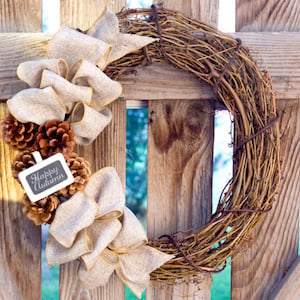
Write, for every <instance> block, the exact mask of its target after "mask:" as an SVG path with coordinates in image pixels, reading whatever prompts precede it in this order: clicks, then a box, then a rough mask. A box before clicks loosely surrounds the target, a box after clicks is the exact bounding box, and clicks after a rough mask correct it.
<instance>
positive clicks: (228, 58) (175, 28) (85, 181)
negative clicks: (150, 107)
mask: <svg viewBox="0 0 300 300" xmlns="http://www.w3.org/2000/svg"><path fill="white" fill-rule="evenodd" d="M117 17H118V18H116V17H115V16H114V15H113V14H112V13H111V12H110V11H109V10H106V12H105V14H104V15H102V16H101V18H100V19H99V20H98V21H97V22H96V23H95V24H94V25H93V26H92V27H91V29H89V30H88V31H87V32H84V33H83V32H80V31H79V30H77V31H74V30H71V29H69V28H66V27H63V28H62V29H61V30H60V31H59V32H58V33H57V34H56V35H55V36H54V38H53V40H52V42H51V43H50V46H49V48H48V52H49V56H50V59H49V60H43V61H42V62H41V61H38V62H25V63H23V64H21V65H20V66H19V68H18V76H19V77H20V78H21V79H23V80H24V81H25V82H27V83H28V84H29V85H30V86H31V89H27V90H24V91H21V92H19V93H18V94H17V95H15V96H14V97H13V98H12V99H10V100H9V101H8V106H9V111H10V114H9V115H8V117H7V118H6V119H5V120H4V121H3V123H2V127H3V137H4V139H5V141H6V142H7V143H9V144H10V145H11V146H13V147H17V148H18V149H19V150H22V152H21V153H20V154H18V156H17V157H16V159H15V161H14V162H13V174H14V176H15V177H16V178H18V174H19V173H20V172H21V171H23V170H25V171H26V169H28V168H29V167H31V166H33V165H35V164H36V162H37V160H36V162H35V161H34V157H33V155H32V153H31V152H32V151H33V150H39V151H40V153H41V155H42V157H43V158H47V157H51V156H52V155H53V154H55V153H57V152H61V153H63V155H64V159H65V161H66V163H67V165H68V167H69V169H70V170H71V173H72V174H73V175H74V177H75V181H74V182H73V183H72V184H71V185H68V186H66V187H64V188H62V189H60V190H59V191H56V192H55V193H52V194H51V195H49V196H47V197H46V198H43V199H42V200H40V201H38V202H34V203H32V202H31V201H30V199H28V197H27V196H26V197H25V202H24V203H25V206H24V207H25V208H24V212H25V214H27V216H28V217H29V218H30V219H32V220H33V221H35V223H36V224H42V223H44V222H48V223H52V224H51V225H50V228H51V230H50V229H49V231H50V233H51V235H52V237H51V240H50V239H49V240H50V244H51V245H52V248H51V247H50V250H49V247H48V256H51V259H53V261H51V259H50V261H51V263H50V264H53V263H55V264H56V263H63V262H66V260H64V259H65V257H66V256H67V257H68V260H67V261H71V260H74V259H77V258H78V257H80V258H81V259H82V260H83V261H84V263H85V269H83V270H81V269H80V271H79V273H80V272H81V276H80V274H79V278H81V279H82V281H83V282H85V283H86V286H88V287H94V285H95V281H96V282H97V285H100V284H105V282H106V281H107V280H108V277H109V275H110V274H111V273H112V272H113V271H116V273H117V274H118V275H119V277H120V278H121V279H122V280H123V281H124V282H125V283H126V284H128V285H129V287H131V288H132V289H133V290H134V291H135V293H136V294H137V295H138V296H139V295H140V293H141V291H142V290H143V288H145V286H146V284H145V282H147V278H148V277H147V276H149V273H151V274H150V276H151V279H152V280H155V281H165V282H166V281H169V280H173V279H183V278H186V277H188V276H191V275H196V274H197V273H199V272H203V271H205V272H218V271H220V270H222V269H223V268H224V267H225V266H226V261H227V259H228V258H229V257H230V256H232V254H233V253H234V252H235V251H236V249H238V248H239V246H240V245H241V244H242V242H243V241H245V240H246V239H247V238H249V235H250V234H251V232H252V230H253V229H254V227H255V226H256V224H257V223H258V222H259V221H260V220H261V219H262V218H263V217H264V215H265V213H266V212H268V211H270V210H271V208H272V202H273V200H274V197H275V194H276V192H277V189H278V186H279V179H280V157H279V136H280V135H279V128H278V125H277V123H276V121H277V120H278V115H277V112H276V100H275V96H274V92H273V90H272V83H271V78H270V75H269V73H268V71H267V70H263V71H262V72H261V71H260V70H259V68H258V67H257V64H256V63H255V61H254V60H253V59H252V57H251V55H250V51H249V49H248V48H246V47H245V46H243V45H242V42H241V40H239V39H235V38H233V37H231V36H229V35H227V34H224V33H222V32H220V31H218V30H217V29H215V28H213V27H211V26H209V25H207V24H204V23H202V22H200V21H199V20H196V19H193V18H190V17H187V16H184V15H182V14H181V13H179V12H176V11H172V10H167V9H164V8H156V7H155V6H152V7H151V8H150V9H127V10H123V11H121V12H120V13H118V14H117ZM119 30H120V31H119ZM66 37H67V38H66ZM73 38H74V40H73ZM81 40H83V41H84V42H83V43H82V44H81V43H80V42H78V41H81ZM102 40H103V41H104V42H106V43H104V44H103V43H102ZM65 41H67V42H65ZM99 41H101V43H99ZM86 43H88V45H89V46H88V47H87V44H86ZM61 45H63V47H61ZM111 45H112V47H111ZM74 49H75V50H74ZM138 49H139V50H138ZM78 53H80V55H81V57H83V59H81V60H79V61H77V60H78ZM99 53H101V56H99V55H98V54H99ZM61 58H63V59H61ZM86 60H87V61H86ZM161 61H166V62H167V63H169V64H171V65H173V66H174V67H176V68H179V69H182V70H184V71H187V72H189V73H192V74H194V75H195V76H197V77H198V78H199V79H200V80H201V81H204V82H206V83H208V84H209V85H210V86H211V87H212V89H213V91H214V93H215V95H216V97H217V99H218V101H220V102H221V103H222V104H223V105H225V106H226V108H227V109H228V111H229V112H230V113H231V114H232V116H233V118H234V125H235V134H234V141H233V144H234V145H233V146H234V153H233V161H234V176H233V178H232V179H231V180H230V182H229V183H228V185H227V186H226V187H224V190H223V192H222V194H221V196H220V200H219V203H218V206H217V209H216V212H215V213H214V214H213V215H212V217H211V219H210V221H209V222H208V223H207V224H206V225H205V226H202V227H200V228H198V229H197V230H195V228H193V229H191V230H189V231H188V232H186V233H184V234H183V233H174V234H171V233H166V234H165V235H163V236H161V237H159V238H156V239H150V240H148V241H147V238H146V236H145V234H144V233H143V232H142V229H140V227H139V225H136V224H137V223H136V220H135V218H134V216H132V213H131V212H130V211H129V210H128V209H127V208H126V207H125V200H124V192H123V190H122V185H121V183H120V180H119V179H118V176H117V174H116V172H115V171H114V170H113V169H112V168H104V169H102V170H100V171H98V172H97V173H96V174H94V175H92V176H91V172H90V167H89V163H88V162H87V161H86V160H85V159H84V158H81V157H79V156H78V155H77V154H76V153H74V152H73V148H74V146H75V144H76V143H78V144H81V145H84V144H88V143H90V142H92V141H93V140H94V139H95V138H96V137H97V135H98V134H99V132H101V131H102V129H103V128H104V127H105V126H106V125H107V124H108V122H109V121H110V119H111V117H112V116H111V113H110V111H109V110H108V109H107V108H105V106H106V104H108V103H109V102H111V101H113V100H114V99H116V98H117V97H118V96H119V95H120V94H121V87H120V84H119V83H118V82H117V81H116V80H118V79H119V78H120V76H121V75H122V74H126V73H127V72H131V71H132V69H133V68H134V67H138V66H144V65H145V64H152V63H156V62H161ZM95 65H97V68H96V67H95ZM69 66H72V67H71V68H69ZM33 70H34V71H33ZM99 70H104V72H105V74H106V75H107V76H108V77H107V76H105V75H104V74H103V73H102V72H100V71H99ZM66 79H67V80H66ZM99 82H102V85H101V87H100V88H97V86H98V84H99ZM73 89H74V90H73ZM29 91H31V92H32V93H31V94H30V93H29ZM53 91H54V93H53ZM70 95H71V96H72V97H70ZM24 98H26V101H24ZM70 98H72V99H71V100H70ZM73 98H75V99H73ZM32 99H33V100H32ZM44 99H47V100H46V102H47V105H46V106H45V100H44ZM61 99H62V100H61ZM29 103H31V104H29ZM32 103H34V104H32ZM61 108H63V109H61ZM28 110H29V111H33V113H32V114H34V115H36V118H35V119H34V120H33V119H32V114H28ZM29 115H30V116H29ZM44 115H46V119H47V122H45V121H44V120H45V117H44ZM87 120H89V122H88V124H86V122H85V121H87ZM95 127H96V128H95ZM24 150H25V151H24ZM112 197H113V198H114V199H117V200H116V201H112ZM100 198H101V199H100ZM91 199H93V200H95V199H100V200H101V201H102V202H101V205H96V204H99V201H98V200H97V201H98V202H97V201H90V200H91ZM99 207H101V209H100V211H99ZM103 207H105V209H104V210H103ZM83 212H84V213H83ZM86 212H90V214H87V213H86ZM82 215H83V216H82ZM76 218H82V220H81V219H80V220H79V221H78V219H76ZM75 219H76V220H75ZM111 222H113V223H111ZM62 224H63V226H62ZM78 224H79V225H78ZM107 224H109V226H108V225H107ZM106 225H107V226H106ZM127 225H128V226H127ZM51 226H52V227H51ZM105 226H106V227H105ZM136 226H138V227H136ZM74 228H75V229H74ZM121 228H122V229H121ZM132 228H134V229H133V230H134V231H139V230H140V231H141V239H140V240H139V242H138V243H137V244H136V243H135V242H136V241H135V240H134V239H135V237H134V238H130V233H129V231H130V230H131V229H132ZM137 228H138V229H137ZM108 231H112V232H113V233H112V235H113V237H110V239H109V242H108V243H106V244H105V246H103V244H101V241H99V239H98V238H99V237H103V236H105V235H106V233H107V232H108ZM120 232H121V233H120ZM134 234H136V232H134ZM120 235H121V237H122V238H125V240H126V243H127V244H126V246H125V245H124V240H122V239H120V238H119V237H120ZM128 236H129V238H128ZM100 239H101V238H100ZM78 241H79V242H78ZM48 243H49V241H48ZM75 244H76V247H75V246H74V245H75ZM91 244H94V245H91ZM100 244H101V245H100ZM99 245H100V246H99ZM75 248H76V249H75ZM83 248H84V249H85V251H86V248H88V249H89V253H88V254H87V255H86V254H84V255H82V253H84V252H82V251H83ZM95 249H96V250H97V251H95ZM73 250H74V251H73ZM78 251H79V252H80V253H81V254H80V255H78ZM142 251H144V252H143V253H142V254H140V255H139V252H142ZM66 252H67V255H66ZM146 252H147V253H146ZM99 255H100V257H101V261H100V262H99V260H98V261H97V260H95V256H97V257H99ZM124 255H125V259H123V260H122V257H123V256H124ZM144 255H149V256H148V257H150V258H151V259H150V260H151V261H152V260H153V261H155V263H154V264H153V265H151V266H148V267H146V266H145V270H143V271H145V273H146V275H145V274H142V275H141V273H140V271H139V270H138V269H136V268H133V267H132V265H131V262H136V261H138V262H139V263H143V261H144V260H145V256H144ZM54 258H56V259H54ZM61 258H62V259H61ZM131 259H132V260H131ZM95 261H96V262H95ZM133 264H134V263H133ZM103 266H105V268H104V267H103ZM94 269H97V272H98V273H97V272H94V273H93V270H94ZM125 269H126V270H125ZM103 270H105V272H106V271H107V272H108V276H107V277H105V279H103V281H101V280H102V279H101V280H99V277H97V276H98V275H99V272H100V273H101V272H102V273H105V272H104V271H103ZM127 272H128V273H130V276H127V275H126V273H127ZM131 275H132V277H131ZM93 276H94V277H93ZM143 276H144V277H143ZM141 277H143V278H146V279H145V281H143V282H141Z"/></svg>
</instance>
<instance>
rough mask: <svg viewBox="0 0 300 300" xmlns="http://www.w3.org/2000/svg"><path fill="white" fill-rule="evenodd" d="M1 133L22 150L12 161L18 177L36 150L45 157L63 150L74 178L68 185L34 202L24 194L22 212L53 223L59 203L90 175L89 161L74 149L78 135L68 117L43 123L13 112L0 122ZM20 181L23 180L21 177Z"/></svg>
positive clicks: (82, 184) (65, 199)
mask: <svg viewBox="0 0 300 300" xmlns="http://www.w3.org/2000/svg"><path fill="white" fill-rule="evenodd" d="M1 127H2V137H3V139H4V141H5V142H6V143H8V144H9V145H11V146H12V147H13V148H14V149H17V150H20V152H19V153H18V154H17V156H16V158H15V159H14V161H13V163H12V175H13V177H14V178H15V179H16V180H18V181H19V177H18V175H19V173H20V172H22V171H24V170H26V169H28V168H30V167H32V166H33V165H35V163H36V162H35V160H34V158H33V156H32V154H31V153H32V152H33V151H36V150H37V151H39V152H40V153H41V155H42V157H43V158H47V157H50V156H51V155H54V154H56V153H62V154H63V155H64V157H65V159H66V162H67V165H68V167H69V168H70V171H71V173H72V175H73V176H74V179H75V181H74V182H73V183H72V184H70V185H69V186H67V187H64V188H63V189H61V190H59V191H57V192H56V193H54V194H52V195H50V196H47V197H45V198H43V199H41V200H39V201H37V202H31V201H30V199H29V198H28V196H27V195H26V194H25V196H24V199H23V203H24V206H23V208H22V211H23V213H24V214H25V215H26V216H27V218H28V219H30V220H32V221H33V222H34V224H36V225H42V224H44V223H48V224H51V222H52V221H53V219H54V216H55V211H56V209H57V207H58V206H59V204H60V203H62V202H64V201H67V200H68V199H69V198H70V197H72V196H73V195H74V194H75V193H76V192H77V191H82V190H83V189H84V188H85V186H86V185H87V183H88V181H89V178H90V176H91V167H90V164H89V162H88V161H86V160H85V159H84V158H82V157H80V156H78V154H77V153H75V152H73V149H74V147H75V135H74V132H73V131H72V130H71V129H70V124H69V122H68V121H59V120H51V121H48V122H46V123H45V124H44V125H41V126H38V125H37V124H34V123H22V122H19V121H18V120H17V119H15V118H14V117H13V116H12V115H11V114H9V115H7V117H6V118H5V119H4V120H3V121H2V123H1ZM19 183H20V181H19Z"/></svg>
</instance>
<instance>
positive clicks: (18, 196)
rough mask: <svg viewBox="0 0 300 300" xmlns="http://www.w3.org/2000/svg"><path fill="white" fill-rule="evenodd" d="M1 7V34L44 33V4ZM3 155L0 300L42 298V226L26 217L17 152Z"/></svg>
mask: <svg viewBox="0 0 300 300" xmlns="http://www.w3.org/2000/svg"><path fill="white" fill-rule="evenodd" d="M0 7H1V9H0V20H1V22H0V31H5V32H8V31H40V30H41V4H40V1H38V0H27V1H12V0H1V1H0ZM1 43H3V42H2V41H1ZM16 46H17V45H16ZM16 50H17V47H16ZM2 66H3V61H1V63H0V68H2ZM10 68H13V66H10ZM0 81H1V82H0V85H2V79H0ZM6 114H7V107H6V104H5V103H1V104H0V119H3V118H4V117H5V116H6ZM0 155H1V156H0V166H1V167H0V266H1V268H0V299H5V300H6V299H21V300H23V299H24V300H27V299H40V297H41V231H40V227H38V226H35V225H34V224H33V223H32V222H31V221H29V220H27V218H26V217H24V216H23V215H22V212H21V209H22V206H23V205H22V203H21V202H22V197H23V192H22V189H21V188H20V186H19V184H18V183H17V182H16V181H15V180H14V179H13V177H12V174H11V164H12V161H13V159H14V157H15V156H16V151H12V150H11V149H10V148H9V147H8V146H7V145H4V144H3V140H2V139H1V141H0Z"/></svg>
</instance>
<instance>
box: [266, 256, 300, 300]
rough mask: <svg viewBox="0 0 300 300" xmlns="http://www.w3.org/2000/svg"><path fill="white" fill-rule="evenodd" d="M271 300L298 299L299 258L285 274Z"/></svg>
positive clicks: (299, 294) (299, 290) (299, 287)
mask: <svg viewBox="0 0 300 300" xmlns="http://www.w3.org/2000/svg"><path fill="white" fill-rule="evenodd" d="M270 298H271V299H272V300H296V299H300V257H299V256H298V258H297V259H296V260H295V262H294V263H293V265H292V266H291V268H290V269H289V270H287V274H286V275H285V276H284V277H283V278H282V280H281V281H280V283H279V285H278V286H277V287H276V289H275V290H274V291H273V292H272V294H271V297H270Z"/></svg>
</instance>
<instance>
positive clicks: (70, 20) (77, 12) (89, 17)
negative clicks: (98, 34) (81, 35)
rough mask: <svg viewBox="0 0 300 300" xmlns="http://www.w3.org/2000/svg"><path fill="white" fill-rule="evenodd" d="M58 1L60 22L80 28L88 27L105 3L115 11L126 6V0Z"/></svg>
mask: <svg viewBox="0 0 300 300" xmlns="http://www.w3.org/2000/svg"><path fill="white" fill-rule="evenodd" d="M60 2H61V8H60V14H61V20H62V23H63V24H64V25H67V26H70V27H73V28H80V29H81V30H86V29H88V28H89V27H90V26H91V25H92V24H93V23H94V22H95V20H96V19H97V18H98V17H99V16H100V14H101V12H102V11H103V10H104V8H105V6H106V5H108V7H109V8H110V9H111V10H113V11H115V12H119V11H120V10H121V9H122V8H123V7H125V6H126V0H113V1H112V0H94V1H86V0H76V1H74V0H61V1H60Z"/></svg>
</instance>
